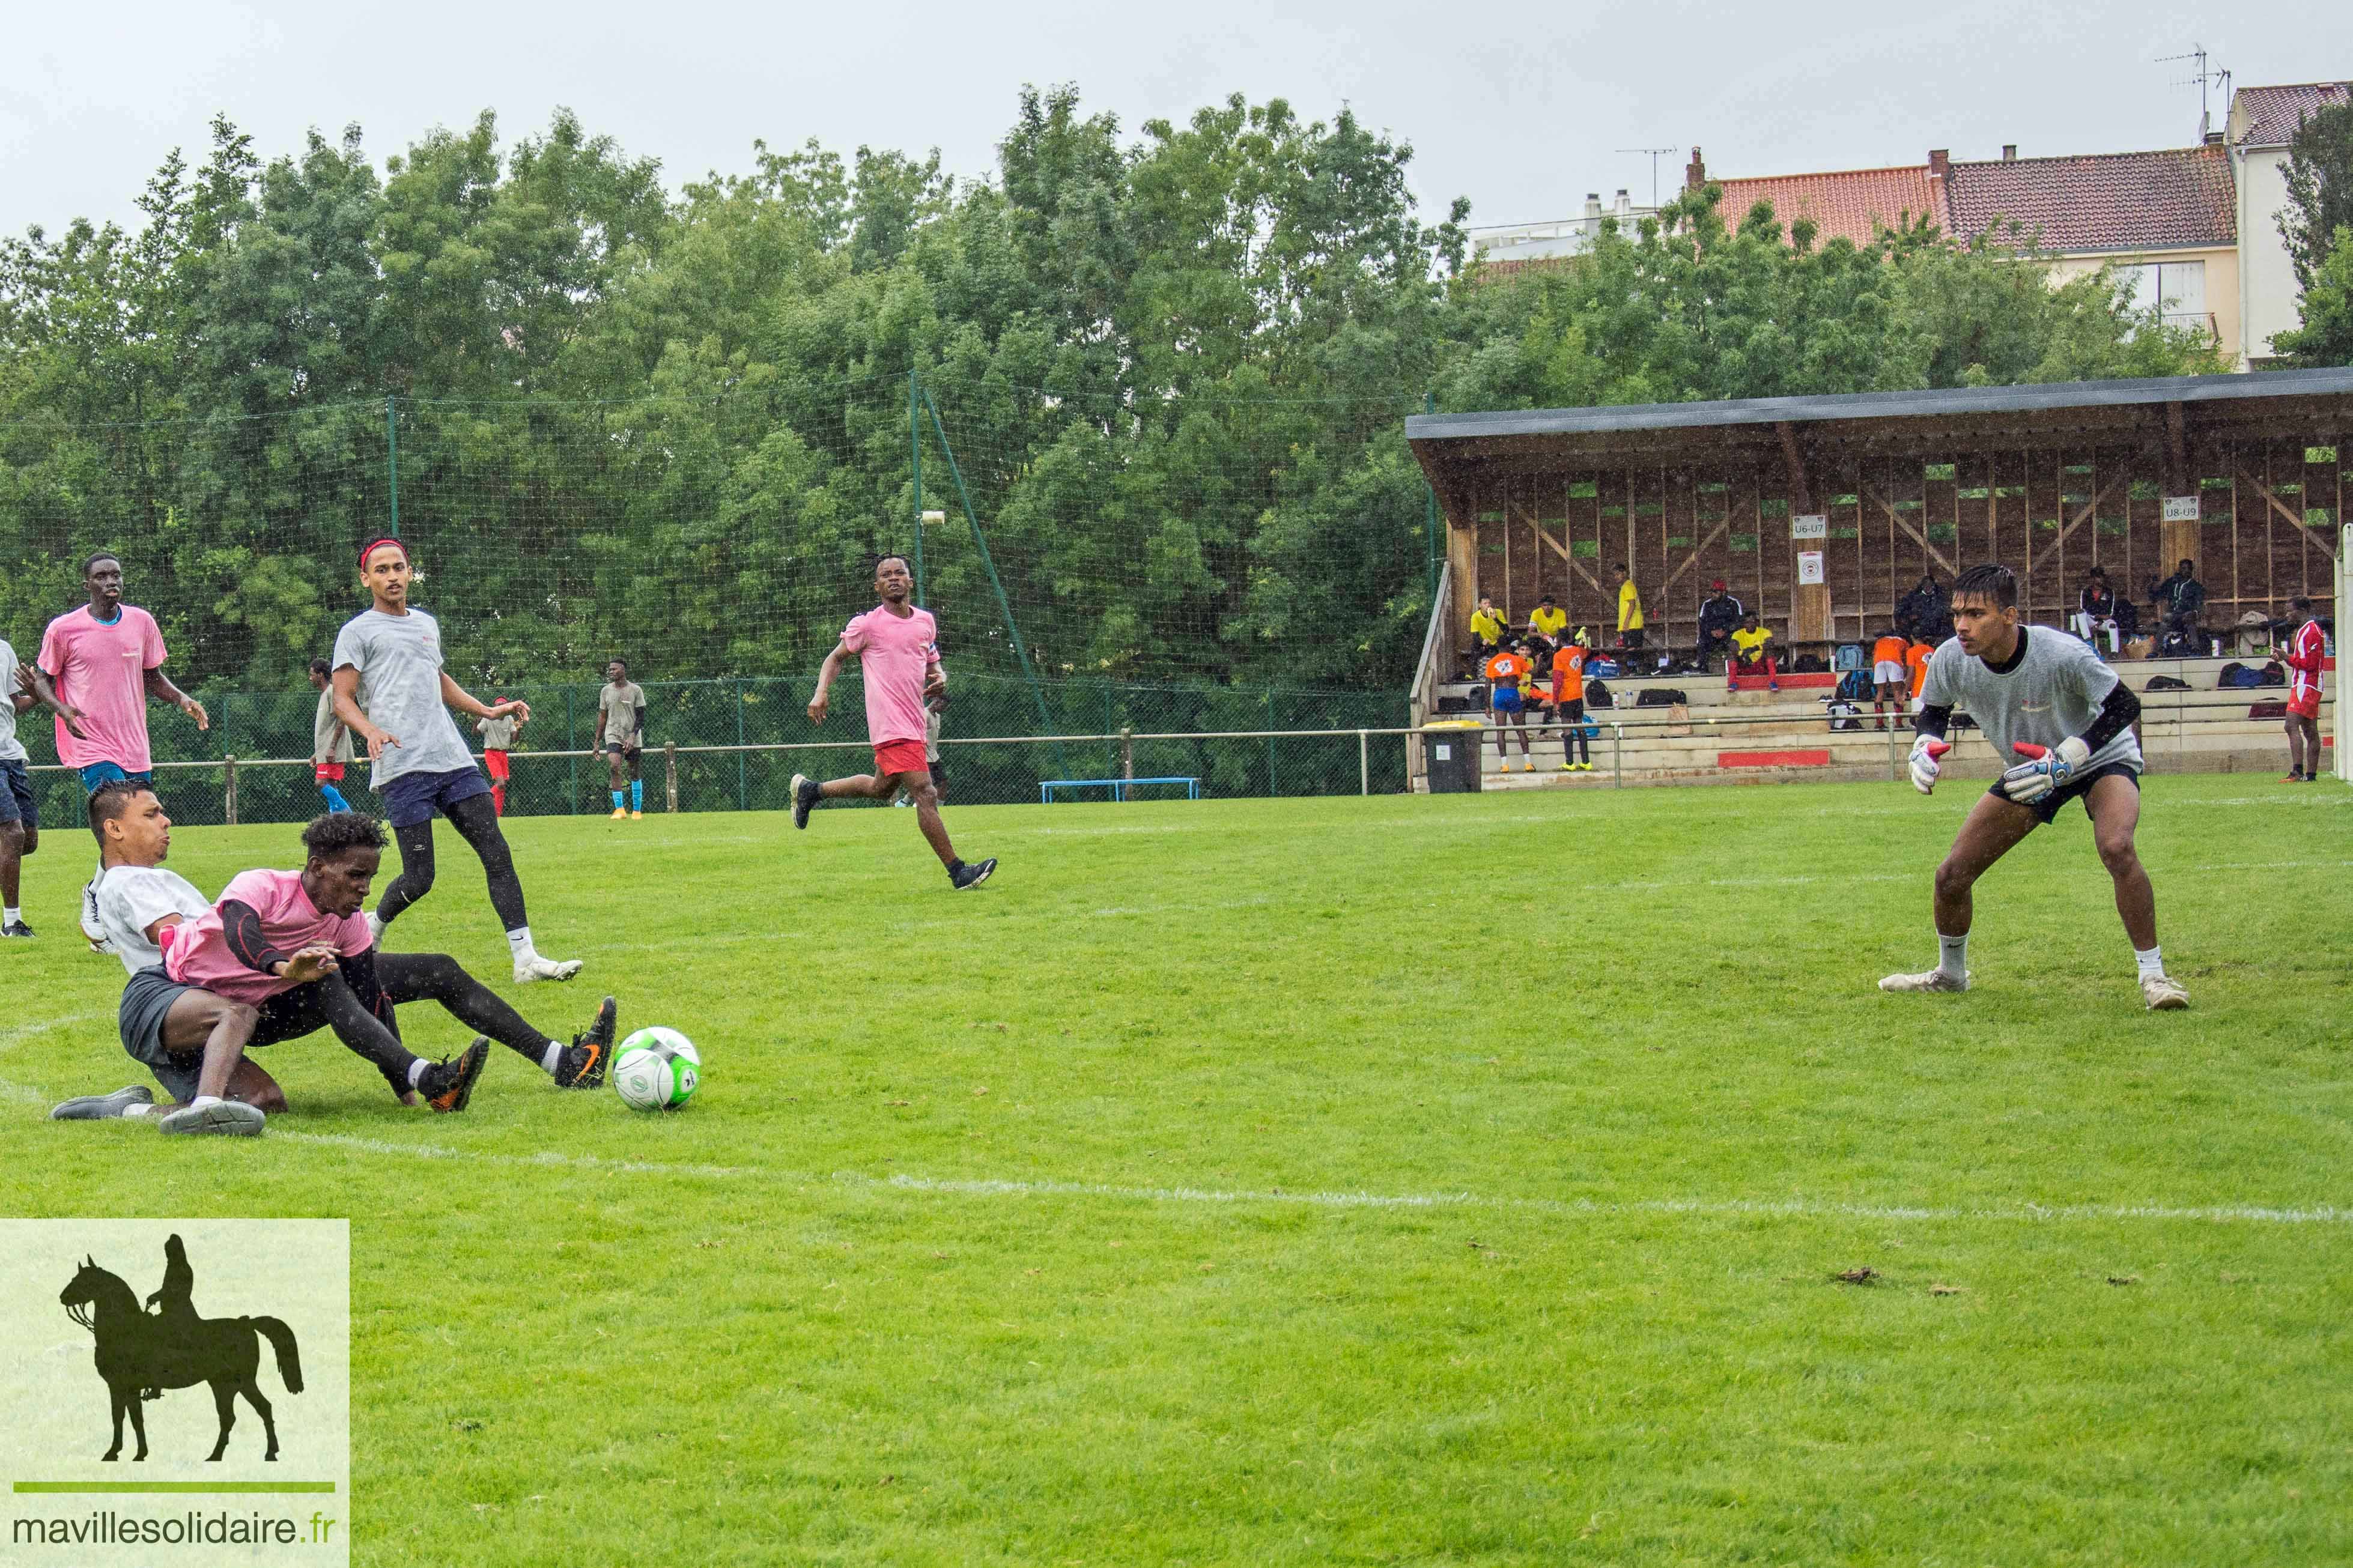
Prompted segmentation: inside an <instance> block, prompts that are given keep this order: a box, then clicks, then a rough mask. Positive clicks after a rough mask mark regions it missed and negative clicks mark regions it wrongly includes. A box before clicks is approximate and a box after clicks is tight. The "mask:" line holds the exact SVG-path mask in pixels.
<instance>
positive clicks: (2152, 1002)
mask: <svg viewBox="0 0 2353 1568" xmlns="http://www.w3.org/2000/svg"><path fill="white" fill-rule="evenodd" d="M2140 999H2141V1000H2142V1001H2144V1002H2146V1003H2147V1004H2148V1010H2149V1011H2150V1012H2152V1013H2174V1012H2179V1011H2180V1010H2181V1009H2182V1008H2184V1007H2187V1006H2189V992H2187V991H2184V990H2183V989H2182V988H2181V982H2179V980H2176V979H2174V978H2173V977H2172V976H2171V975H2169V974H2144V975H2142V976H2141V978H2140Z"/></svg>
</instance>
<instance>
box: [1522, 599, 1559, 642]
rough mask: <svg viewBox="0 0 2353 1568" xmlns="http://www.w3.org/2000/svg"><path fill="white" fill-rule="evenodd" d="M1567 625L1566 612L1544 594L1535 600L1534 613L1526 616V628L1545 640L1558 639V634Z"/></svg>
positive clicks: (1556, 640)
mask: <svg viewBox="0 0 2353 1568" xmlns="http://www.w3.org/2000/svg"><path fill="white" fill-rule="evenodd" d="M1567 626H1568V612H1567V610H1564V609H1562V608H1561V607H1560V606H1559V605H1556V604H1554V603H1553V602H1552V595H1550V594H1546V595H1545V596H1544V597H1543V598H1541V599H1538V600H1537V601H1536V613H1535V615H1533V616H1529V617H1528V629H1529V630H1530V631H1532V632H1534V633H1535V634H1536V636H1538V637H1543V638H1544V639H1545V640H1546V641H1547V642H1558V641H1560V634H1561V633H1562V631H1563V630H1565V629H1566V628H1567Z"/></svg>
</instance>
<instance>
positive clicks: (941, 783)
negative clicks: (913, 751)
mask: <svg viewBox="0 0 2353 1568" xmlns="http://www.w3.org/2000/svg"><path fill="white" fill-rule="evenodd" d="M925 771H927V772H928V773H930V774H931V775H932V787H933V788H934V789H944V788H946V787H947V782H948V771H947V769H946V768H944V767H943V766H941V765H940V764H939V763H926V764H925Z"/></svg>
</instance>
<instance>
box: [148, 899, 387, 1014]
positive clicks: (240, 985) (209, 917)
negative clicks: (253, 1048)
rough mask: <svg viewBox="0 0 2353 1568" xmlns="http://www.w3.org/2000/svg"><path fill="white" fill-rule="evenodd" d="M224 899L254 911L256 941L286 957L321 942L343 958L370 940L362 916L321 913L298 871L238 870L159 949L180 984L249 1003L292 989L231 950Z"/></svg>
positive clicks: (167, 970) (365, 947)
mask: <svg viewBox="0 0 2353 1568" xmlns="http://www.w3.org/2000/svg"><path fill="white" fill-rule="evenodd" d="M229 903H238V904H244V905H246V906H248V908H250V909H251V910H253V912H254V913H255V914H257V915H259V916H260V917H261V940H262V941H263V942H264V943H266V944H267V945H268V946H269V948H271V949H274V950H275V951H276V952H278V953H279V954H280V955H281V956H283V957H286V958H291V957H293V956H294V955H295V954H296V953H298V952H301V951H302V949H304V948H306V947H312V946H317V945H320V944H322V943H323V944H325V945H327V946H331V947H332V948H333V949H334V950H335V951H336V952H339V953H341V954H343V956H344V957H346V958H352V957H356V956H357V955H358V954H360V953H363V952H366V951H367V950H368V949H369V948H371V947H373V946H375V938H374V937H372V936H370V935H369V934H368V928H367V921H365V920H364V918H362V917H361V916H359V915H352V916H350V917H348V918H339V917H337V916H334V915H327V914H321V913H320V912H319V910H317V909H316V908H315V907H314V906H313V905H312V904H311V895H309V894H308V893H305V892H304V891H303V890H302V873H301V872H300V871H242V872H239V873H238V874H237V877H236V878H234V879H232V880H231V881H230V882H229V885H228V886H227V887H226V888H224V889H221V896H220V900H219V902H217V903H216V904H214V905H213V907H212V908H211V909H209V910H206V911H205V912H204V913H203V914H202V915H199V916H198V917H197V918H196V919H195V921H192V922H190V923H189V924H187V925H185V926H184V927H182V928H181V934H180V939H179V940H178V941H177V942H174V943H172V944H171V946H170V947H169V948H167V949H166V950H165V951H164V973H166V974H169V975H170V976H171V977H172V978H173V979H174V980H176V981H178V982H179V983H180V984H183V985H194V986H195V987H197V988H198V989H200V990H205V991H209V992H211V993H212V994H214V995H216V996H221V997H226V998H227V1000H229V1001H231V1002H243V1003H245V1004H246V1005H248V1006H257V1007H258V1006H259V1005H261V1004H262V1003H264V1002H267V1001H269V998H271V997H272V996H275V995H277V994H279V993H280V991H286V990H290V989H291V987H290V986H289V985H288V984H287V983H286V982H285V981H283V980H281V979H280V978H279V977H278V976H276V975H274V974H265V973H262V972H261V971H260V970H259V969H256V968H254V967H253V966H252V965H251V964H249V963H247V962H246V961H245V960H244V959H243V958H240V957H239V956H238V955H237V953H236V952H234V951H233V950H232V948H231V945H230V942H229V936H228V930H227V923H228V922H227V920H226V919H225V918H224V917H223V916H222V914H221V906H222V905H223V904H229Z"/></svg>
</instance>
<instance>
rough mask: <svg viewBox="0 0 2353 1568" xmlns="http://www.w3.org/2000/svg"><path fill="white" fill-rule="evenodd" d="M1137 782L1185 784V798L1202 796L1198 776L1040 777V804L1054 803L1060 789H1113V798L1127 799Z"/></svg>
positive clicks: (1194, 798)
mask: <svg viewBox="0 0 2353 1568" xmlns="http://www.w3.org/2000/svg"><path fill="white" fill-rule="evenodd" d="M1137 784H1183V785H1184V786H1185V798H1186V799H1187V800H1198V799H1200V798H1201V781H1200V780H1199V779H1198V778H1183V777H1178V778H1161V779H1040V780H1039V782H1038V804H1039V805H1053V804H1054V792H1055V791H1056V790H1058V789H1107V790H1109V791H1111V797H1112V799H1113V800H1115V801H1117V800H1125V799H1126V798H1127V792H1128V791H1129V790H1131V789H1134V787H1135V786H1136V785H1137Z"/></svg>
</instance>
